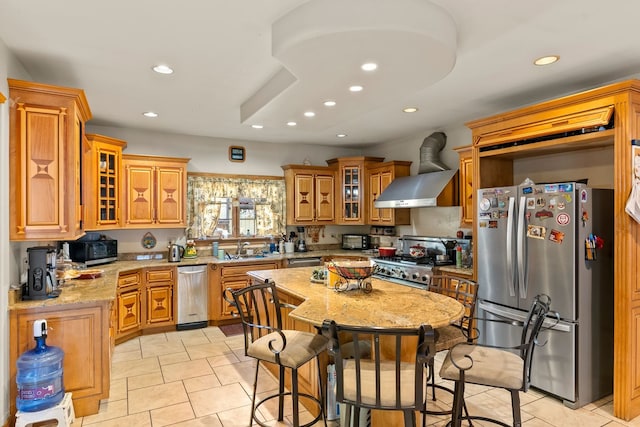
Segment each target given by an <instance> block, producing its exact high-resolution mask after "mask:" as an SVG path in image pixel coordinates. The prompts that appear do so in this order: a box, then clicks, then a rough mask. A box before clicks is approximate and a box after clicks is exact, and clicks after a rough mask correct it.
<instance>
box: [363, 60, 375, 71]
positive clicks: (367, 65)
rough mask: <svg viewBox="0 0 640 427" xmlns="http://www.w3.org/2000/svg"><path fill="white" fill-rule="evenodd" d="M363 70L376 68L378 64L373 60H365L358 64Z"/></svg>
mask: <svg viewBox="0 0 640 427" xmlns="http://www.w3.org/2000/svg"><path fill="white" fill-rule="evenodd" d="M360 68H362V69H363V70H364V71H373V70H375V69H377V68H378V64H376V63H375V62H365V63H364V64H362V65H361V66H360Z"/></svg>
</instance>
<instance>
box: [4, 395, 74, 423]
mask: <svg viewBox="0 0 640 427" xmlns="http://www.w3.org/2000/svg"><path fill="white" fill-rule="evenodd" d="M75 419H76V414H75V412H74V410H73V401H72V400H71V393H65V395H64V397H63V398H62V400H61V401H60V403H58V404H57V405H56V406H54V407H52V408H49V409H44V410H42V411H37V412H24V411H18V412H16V427H27V426H30V425H33V424H36V423H42V422H44V421H53V420H57V421H58V427H69V426H70V425H71V423H73V422H74V421H75Z"/></svg>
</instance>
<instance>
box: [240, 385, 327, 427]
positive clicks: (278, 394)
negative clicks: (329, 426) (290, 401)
mask: <svg viewBox="0 0 640 427" xmlns="http://www.w3.org/2000/svg"><path fill="white" fill-rule="evenodd" d="M291 394H292V393H291V392H290V391H286V392H284V393H275V394H272V395H271V396H267V397H265V398H264V399H262V400H261V401H260V402H258V403H256V406H255V408H254V415H253V421H255V422H256V423H257V424H258V425H260V426H261V427H270V425H269V424H264V423H263V422H261V421H260V420H258V418H257V417H256V415H255V414H256V413H257V412H258V408H259V407H260V405H262V404H263V403H266V402H267V401H269V400H271V399H275V398H278V397H280V396H283V397H284V396H291ZM301 397H306V398H307V399H309V400H312V401H313V402H314V403H315V404H316V405H318V408H320V413H319V414H318V415H317V416H316V417H315V418H314V419H313V420H311V421H310V422H308V423H307V424H303V425H301V426H300V427H311V426H312V425H314V424H315V423H317V422H318V421H320V420H321V419H322V414H323V411H322V403H321V402H320V399H318V398H317V397H315V396H312V395H310V394H307V393H298V399H299V398H301Z"/></svg>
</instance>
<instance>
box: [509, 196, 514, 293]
mask: <svg viewBox="0 0 640 427" xmlns="http://www.w3.org/2000/svg"><path fill="white" fill-rule="evenodd" d="M515 207H516V199H515V197H509V210H508V214H507V273H508V274H509V296H512V297H515V296H516V288H515V282H516V277H515V275H514V274H513V227H514V222H515V220H516V218H515V216H514V212H515Z"/></svg>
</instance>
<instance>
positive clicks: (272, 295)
mask: <svg viewBox="0 0 640 427" xmlns="http://www.w3.org/2000/svg"><path fill="white" fill-rule="evenodd" d="M229 295H231V297H230V296H229ZM231 298H232V299H231ZM225 299H227V301H229V302H230V303H231V304H233V305H234V306H235V307H236V309H237V311H238V315H239V316H240V318H241V320H242V326H243V330H244V351H245V355H246V356H249V357H253V358H255V359H257V361H258V363H257V364H256V373H255V378H254V381H253V396H252V400H251V420H250V421H249V425H252V423H253V422H254V421H255V422H256V423H258V424H259V425H260V426H263V427H267V425H266V424H264V423H262V422H261V421H260V420H258V419H257V418H256V410H257V409H258V408H259V407H260V405H262V404H263V403H265V402H267V401H269V400H271V399H276V398H277V399H278V421H282V420H283V418H284V413H283V412H284V397H285V396H291V400H292V405H293V425H294V427H308V426H311V425H313V424H315V423H316V422H317V421H318V420H319V419H320V418H322V419H323V420H324V425H325V427H326V426H327V421H326V416H325V411H324V405H323V402H324V394H323V387H322V375H321V372H320V359H319V357H318V356H319V355H320V354H321V353H322V352H324V351H325V349H326V348H327V343H328V339H327V338H326V337H324V336H322V335H319V334H313V333H311V332H302V331H296V330H287V329H282V315H281V313H280V310H281V308H283V307H289V308H295V307H294V306H291V305H290V304H281V303H280V301H279V299H278V293H277V292H276V288H275V285H274V284H273V283H272V282H271V283H260V284H255V285H252V286H248V287H246V288H242V289H238V290H234V289H227V290H226V291H225ZM313 358H315V359H316V363H317V366H318V384H319V387H320V390H319V393H320V398H317V397H315V396H312V395H310V394H306V393H300V392H299V391H298V368H300V367H301V366H302V365H304V364H305V363H307V362H309V361H310V360H311V359H313ZM260 361H263V362H269V363H274V364H276V365H278V369H279V374H280V375H279V376H280V378H279V386H278V393H276V394H273V395H271V396H267V397H265V398H264V399H262V400H261V401H259V402H258V403H257V404H256V389H257V385H258V370H259V369H260ZM286 369H290V370H291V391H285V370H286ZM300 397H306V398H308V399H310V400H312V401H313V402H315V403H316V404H317V405H318V407H319V409H320V412H319V414H318V415H317V416H316V417H315V418H314V419H313V420H312V421H311V422H309V423H307V424H304V425H302V426H301V425H300V410H299V409H300V408H299V403H300Z"/></svg>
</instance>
